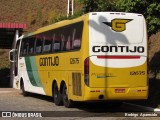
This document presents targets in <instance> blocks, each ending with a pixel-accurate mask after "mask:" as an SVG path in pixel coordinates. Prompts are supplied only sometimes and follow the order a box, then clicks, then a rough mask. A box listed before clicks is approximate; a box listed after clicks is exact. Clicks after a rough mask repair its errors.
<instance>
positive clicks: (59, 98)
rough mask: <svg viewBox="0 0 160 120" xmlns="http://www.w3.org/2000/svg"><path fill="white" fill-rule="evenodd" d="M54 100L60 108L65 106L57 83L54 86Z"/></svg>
mask: <svg viewBox="0 0 160 120" xmlns="http://www.w3.org/2000/svg"><path fill="white" fill-rule="evenodd" d="M53 99H54V103H55V104H56V105H57V106H60V105H62V104H63V101H62V95H61V93H60V92H59V91H58V86H57V83H55V84H54V86H53Z"/></svg>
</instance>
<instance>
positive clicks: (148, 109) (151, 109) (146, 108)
mask: <svg viewBox="0 0 160 120" xmlns="http://www.w3.org/2000/svg"><path fill="white" fill-rule="evenodd" d="M123 103H124V104H126V105H129V106H133V107H137V108H140V109H144V110H147V111H149V112H160V109H159V108H151V107H145V106H141V105H136V104H132V103H126V102H123Z"/></svg>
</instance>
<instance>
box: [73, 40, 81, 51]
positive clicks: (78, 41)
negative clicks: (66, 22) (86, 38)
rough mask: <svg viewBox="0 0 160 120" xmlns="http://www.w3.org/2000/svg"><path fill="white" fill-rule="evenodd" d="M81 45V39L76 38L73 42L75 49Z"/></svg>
mask: <svg viewBox="0 0 160 120" xmlns="http://www.w3.org/2000/svg"><path fill="white" fill-rule="evenodd" d="M80 47H81V40H80V39H75V40H74V42H73V49H79V48H80Z"/></svg>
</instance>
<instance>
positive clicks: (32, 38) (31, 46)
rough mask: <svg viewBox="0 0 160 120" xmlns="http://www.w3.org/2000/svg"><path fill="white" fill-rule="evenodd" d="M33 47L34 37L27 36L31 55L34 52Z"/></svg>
mask: <svg viewBox="0 0 160 120" xmlns="http://www.w3.org/2000/svg"><path fill="white" fill-rule="evenodd" d="M34 48H35V38H34V37H30V38H29V55H33V54H34Z"/></svg>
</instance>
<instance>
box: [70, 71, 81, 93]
mask: <svg viewBox="0 0 160 120" xmlns="http://www.w3.org/2000/svg"><path fill="white" fill-rule="evenodd" d="M72 83H73V95H77V96H82V89H81V73H72Z"/></svg>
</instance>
